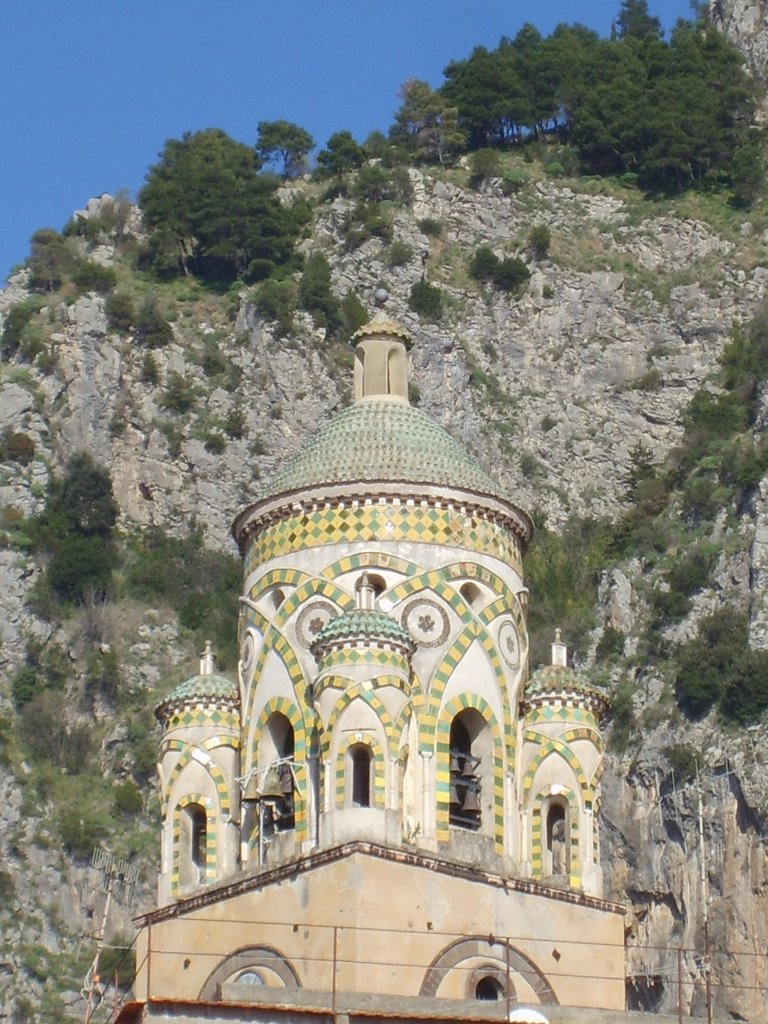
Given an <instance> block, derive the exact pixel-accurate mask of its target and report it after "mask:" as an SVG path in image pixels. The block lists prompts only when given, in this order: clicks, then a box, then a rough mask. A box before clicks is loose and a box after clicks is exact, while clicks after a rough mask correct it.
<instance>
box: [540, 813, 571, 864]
mask: <svg viewBox="0 0 768 1024" xmlns="http://www.w3.org/2000/svg"><path fill="white" fill-rule="evenodd" d="M544 834H545V851H546V863H545V865H544V873H545V874H546V875H554V876H558V875H563V876H566V877H567V876H568V875H570V859H571V858H570V844H569V841H568V809H567V807H566V805H565V803H564V802H562V801H560V800H557V801H552V802H551V803H550V804H549V805H548V806H547V809H546V819H545V823H544Z"/></svg>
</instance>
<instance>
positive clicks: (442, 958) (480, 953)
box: [419, 936, 560, 1006]
mask: <svg viewBox="0 0 768 1024" xmlns="http://www.w3.org/2000/svg"><path fill="white" fill-rule="evenodd" d="M476 957H483V958H485V959H487V958H489V957H494V958H496V960H497V961H498V962H499V963H500V964H502V965H504V967H505V968H506V964H507V961H509V967H510V971H514V972H515V973H516V974H521V975H523V977H524V978H525V980H526V981H527V983H528V984H529V985H530V986H531V988H532V989H533V991H534V992H535V993H536V997H537V998H538V1000H539V1002H540V1003H543V1004H545V1005H547V1006H559V1002H560V1001H559V1000H558V998H557V996H556V995H555V990H554V989H553V988H552V985H551V984H550V982H549V979H548V978H547V976H546V975H545V974H544V972H543V971H542V970H541V968H539V967H538V966H537V965H536V964H535V963H534V961H533V960H532V959H531V958H530V957H529V956H527V955H526V954H525V953H523V951H522V950H520V949H517V947H516V946H513V945H511V943H509V942H508V941H507V940H506V939H495V938H494V939H492V941H489V938H488V937H486V938H482V937H480V936H478V937H476V938H469V937H468V938H463V939H457V940H456V941H455V942H452V943H451V944H450V945H448V946H446V947H445V949H444V950H443V951H442V952H441V953H438V955H437V956H436V957H435V959H434V960H433V961H432V963H431V964H430V965H429V967H428V968H427V971H426V973H425V975H424V980H423V981H422V983H421V988H420V990H419V995H420V996H427V997H430V998H434V997H435V996H436V994H437V990H438V989H439V987H440V983H441V982H442V980H443V978H444V977H445V975H446V974H447V973H448V971H450V970H451V969H452V968H454V967H458V966H459V964H461V963H463V962H464V961H465V960H472V959H475V958H476Z"/></svg>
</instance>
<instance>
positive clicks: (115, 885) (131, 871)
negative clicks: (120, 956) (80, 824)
mask: <svg viewBox="0 0 768 1024" xmlns="http://www.w3.org/2000/svg"><path fill="white" fill-rule="evenodd" d="M91 867H92V868H94V869H95V870H96V871H98V872H99V873H100V875H101V886H100V887H101V891H102V892H103V893H106V899H105V900H104V911H103V913H102V915H101V923H100V925H99V930H98V931H97V933H96V935H95V939H96V955H95V956H94V958H93V962H92V963H91V966H90V967H89V968H88V971H87V973H86V975H85V980H84V982H83V987H82V989H81V995H82V996H83V998H84V999H85V1024H90V1021H91V1018H92V1016H93V1012H94V1010H95V1009H96V1008H97V1005H98V1004H97V1003H96V996H97V995H98V1001H99V1003H100V1002H101V999H102V996H103V992H102V990H101V989H97V985H98V984H99V980H100V979H99V960H100V959H101V951H102V949H103V948H104V935H105V934H106V930H107V920H108V918H109V909H110V906H111V905H112V899H113V897H114V899H116V900H117V901H118V902H120V903H124V904H125V905H126V906H130V905H131V904H132V903H133V896H134V891H135V889H136V883H137V881H138V879H139V870H138V868H137V867H136V865H135V864H129V863H128V862H127V861H124V860H121V859H120V858H119V857H113V856H112V854H111V853H109V852H108V851H107V850H105V849H104V848H103V847H101V846H97V847H96V849H95V850H94V851H93V857H92V858H91Z"/></svg>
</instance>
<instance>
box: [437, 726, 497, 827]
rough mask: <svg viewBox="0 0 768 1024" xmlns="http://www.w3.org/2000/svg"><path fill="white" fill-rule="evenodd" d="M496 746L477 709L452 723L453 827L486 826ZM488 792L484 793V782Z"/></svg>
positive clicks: (450, 815)
mask: <svg viewBox="0 0 768 1024" xmlns="http://www.w3.org/2000/svg"><path fill="white" fill-rule="evenodd" d="M492 754H493V745H492V740H491V735H490V730H489V729H488V726H487V724H486V722H485V719H484V718H483V716H482V715H481V714H480V713H479V712H478V711H475V710H474V709H473V708H468V709H467V710H466V711H462V712H460V714H458V715H456V717H455V718H454V720H453V721H452V722H451V735H450V798H449V799H450V807H449V811H448V821H449V824H451V825H455V826H457V827H458V828H466V829H471V830H472V831H474V832H477V831H478V830H479V829H480V827H481V825H482V823H483V804H484V801H485V803H486V804H487V801H488V800H489V799H490V798H491V794H492V786H491V777H490V774H489V772H490V768H491V764H492ZM484 782H485V783H486V785H485V789H486V793H485V794H484V793H483V789H484V786H483V783H484Z"/></svg>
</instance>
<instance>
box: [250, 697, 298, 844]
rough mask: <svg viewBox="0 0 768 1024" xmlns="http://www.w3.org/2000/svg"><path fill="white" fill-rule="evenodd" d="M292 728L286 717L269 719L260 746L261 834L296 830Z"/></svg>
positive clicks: (271, 717) (274, 714)
mask: <svg viewBox="0 0 768 1024" xmlns="http://www.w3.org/2000/svg"><path fill="white" fill-rule="evenodd" d="M293 755H294V735H293V726H292V725H291V723H290V721H289V720H288V719H287V718H286V716H285V715H283V714H280V712H279V711H275V712H274V713H273V714H271V715H270V716H269V720H268V721H267V726H266V729H265V730H264V733H263V734H262V739H261V742H260V744H259V764H260V765H261V766H262V768H261V773H262V774H261V786H260V789H261V794H262V796H261V800H262V803H263V805H264V806H263V808H262V816H263V820H264V831H265V833H268V832H287V831H289V830H290V829H292V828H294V827H295V824H296V817H295V778H294V774H293Z"/></svg>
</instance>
